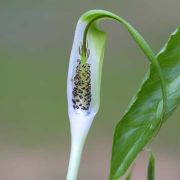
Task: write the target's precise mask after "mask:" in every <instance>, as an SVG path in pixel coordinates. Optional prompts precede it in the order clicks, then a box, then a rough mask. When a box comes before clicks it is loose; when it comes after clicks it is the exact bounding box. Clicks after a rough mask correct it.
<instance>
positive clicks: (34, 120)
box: [0, 0, 180, 180]
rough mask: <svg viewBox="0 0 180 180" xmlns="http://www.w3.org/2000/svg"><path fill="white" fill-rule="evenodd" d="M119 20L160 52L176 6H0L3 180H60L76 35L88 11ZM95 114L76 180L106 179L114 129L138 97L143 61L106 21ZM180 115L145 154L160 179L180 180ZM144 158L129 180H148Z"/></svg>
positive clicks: (14, 0)
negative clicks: (113, 15)
mask: <svg viewBox="0 0 180 180" xmlns="http://www.w3.org/2000/svg"><path fill="white" fill-rule="evenodd" d="M95 8H96V9H97V8H99V9H106V10H109V11H112V12H115V13H117V14H118V15H120V16H122V17H124V18H125V19H127V20H128V21H129V22H130V23H131V24H132V25H134V26H135V27H136V28H137V29H138V30H139V31H140V33H141V34H142V35H143V36H144V38H145V39H146V40H147V41H148V42H149V43H150V45H151V46H152V47H153V49H154V50H155V52H158V51H159V50H160V49H161V47H162V46H163V45H164V43H165V42H166V41H167V38H168V36H169V35H170V33H171V32H173V31H174V30H175V28H176V27H177V25H179V24H180V18H179V17H180V13H179V9H180V1H179V0H172V1H169V0H151V1H148V0H136V1H129V0H121V1H115V0H111V1H107V0H96V1H95V0H86V1H83V0H76V1H68V0H66V1H62V0H44V1H40V0H29V1H28V0H1V1H0V180H12V179H13V180H61V179H62V180H63V179H65V176H66V169H67V165H68V158H69V150H70V131H69V122H68V116H67V102H66V79H67V70H68V63H69V55H70V51H71V46H72V42H73V36H74V30H75V26H76V23H77V20H78V18H79V16H80V15H81V14H82V13H84V12H85V11H87V10H90V9H95ZM101 27H102V28H103V30H105V31H106V32H107V46H106V52H105V60H104V68H103V79H102V89H101V107H100V112H99V113H98V115H97V116H96V118H95V121H94V123H93V126H92V128H91V131H90V134H89V136H88V140H87V143H86V147H85V150H84V154H83V159H82V164H81V168H80V174H79V180H85V179H86V180H97V179H98V180H104V179H107V176H108V168H109V161H110V156H111V143H112V136H113V130H114V127H115V124H116V123H117V122H118V120H119V119H120V117H121V116H122V114H123V112H124V110H125V109H126V107H127V105H128V102H129V101H130V99H131V97H132V96H133V94H134V93H135V92H136V91H137V88H138V87H139V84H140V82H141V81H142V79H143V77H144V74H145V72H146V71H147V69H148V65H149V64H148V61H147V59H146V58H145V56H144V55H143V53H142V52H141V50H140V49H139V48H138V47H137V45H136V44H135V43H134V42H133V40H132V39H131V37H130V36H129V34H128V33H127V32H126V30H125V29H124V28H122V27H120V26H119V25H118V24H116V23H114V22H110V21H105V22H102V23H101ZM179 116H180V109H177V110H176V112H175V113H174V114H173V116H172V117H171V118H170V119H169V121H168V122H167V123H166V124H165V125H164V126H163V127H162V130H161V132H160V133H159V135H158V137H157V138H156V139H155V140H154V141H153V143H152V144H151V145H150V147H151V148H152V149H153V150H154V151H155V152H156V155H157V157H158V158H157V161H158V162H157V177H158V178H157V179H163V180H169V179H171V180H177V177H179V176H180V172H179V169H180V140H179V136H180V121H179ZM146 156H147V155H146V153H143V155H141V157H140V159H139V160H138V163H137V165H136V167H135V174H134V180H135V179H136V180H141V179H142V180H143V179H145V174H146V172H145V165H146V162H145V160H146V158H147V157H146Z"/></svg>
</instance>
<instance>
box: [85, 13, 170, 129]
mask: <svg viewBox="0 0 180 180" xmlns="http://www.w3.org/2000/svg"><path fill="white" fill-rule="evenodd" d="M95 12H97V13H99V14H98V16H96V17H94V18H92V19H91V20H90V21H89V23H88V24H87V26H86V28H85V31H84V36H83V46H82V47H83V50H84V52H85V53H86V42H87V34H88V29H89V27H90V26H91V25H92V24H93V23H94V22H95V21H96V20H98V19H102V18H110V19H113V20H116V21H118V22H120V23H121V24H123V25H124V26H125V28H126V29H127V30H128V31H129V33H130V34H131V36H132V37H133V39H134V40H135V42H136V43H137V44H138V46H139V47H140V48H141V50H142V51H143V52H144V54H145V55H146V56H147V58H148V59H149V61H150V62H151V63H152V64H153V65H154V66H155V68H156V70H157V72H158V75H159V78H160V82H161V89H162V99H163V110H162V114H161V119H163V116H164V114H165V112H166V100H167V94H166V83H165V80H164V77H163V73H162V70H161V67H160V65H159V62H158V61H157V58H156V56H155V54H154V53H153V51H152V49H151V47H150V46H149V44H148V43H147V42H146V41H145V40H144V38H143V37H142V36H141V35H140V34H139V32H138V31H137V30H136V29H135V28H134V27H133V26H131V25H130V24H129V23H128V22H127V21H125V20H124V19H123V18H121V17H119V16H117V15H116V14H113V13H110V12H108V11H95ZM161 124H162V120H161V122H160V124H159V127H161ZM158 130H159V128H158Z"/></svg>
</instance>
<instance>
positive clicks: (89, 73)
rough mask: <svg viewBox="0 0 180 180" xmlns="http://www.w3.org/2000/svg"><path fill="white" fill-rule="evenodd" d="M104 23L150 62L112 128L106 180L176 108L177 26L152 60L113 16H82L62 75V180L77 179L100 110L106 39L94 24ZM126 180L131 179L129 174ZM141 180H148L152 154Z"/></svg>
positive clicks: (179, 74) (122, 169)
mask: <svg viewBox="0 0 180 180" xmlns="http://www.w3.org/2000/svg"><path fill="white" fill-rule="evenodd" d="M106 19H108V20H113V21H116V22H117V23H119V24H120V25H122V26H123V27H124V28H125V29H126V30H127V31H128V32H129V34H130V35H131V36H132V38H133V40H134V41H135V42H136V43H137V45H138V46H139V47H140V49H141V50H142V51H143V53H144V54H145V55H146V57H147V59H148V60H149V62H150V65H149V70H148V72H147V73H146V75H145V77H144V80H143V82H142V84H141V86H140V88H139V89H138V91H137V93H136V95H134V97H133V98H132V100H131V102H130V105H129V107H128V108H127V110H126V112H125V113H124V115H123V117H122V118H121V119H119V121H118V124H117V125H116V128H115V131H114V139H113V147H112V158H111V168H110V173H109V180H118V179H120V178H121V177H122V176H123V175H124V174H125V173H126V172H127V170H128V169H129V168H130V166H131V165H132V163H133V162H134V160H135V159H136V157H137V155H138V154H139V153H140V152H141V151H142V149H143V148H144V147H145V146H146V145H147V144H148V142H149V141H150V140H152V138H153V137H155V136H156V135H157V133H158V132H159V130H160V128H161V126H162V124H163V123H164V122H165V121H166V119H167V118H168V117H169V116H170V115H171V114H172V113H173V111H174V110H175V109H176V107H177V106H178V104H179V103H180V27H178V28H177V29H176V30H175V31H174V32H173V33H172V34H171V36H170V38H169V39H168V41H167V43H166V44H165V46H164V47H163V48H162V50H161V51H160V52H159V53H158V54H157V55H155V54H154V52H153V51H152V49H151V47H150V46H149V45H148V43H147V42H146V41H145V40H144V38H143V37H142V36H141V35H140V33H139V32H138V31H137V30H136V29H135V28H134V27H133V26H132V25H130V24H129V23H128V22H127V21H125V20H124V19H123V18H121V17H119V16H118V15H116V14H113V13H111V12H108V11H104V10H91V11H88V12H86V13H85V14H83V15H82V16H81V17H80V19H79V21H78V23H77V27H76V31H75V37H74V42H73V47H72V51H71V56H70V63H69V72H68V85H67V95H68V113H69V119H70V127H71V154H70V162H69V168H68V173H67V180H76V179H77V174H78V169H79V164H80V159H81V154H82V150H83V146H84V143H85V140H86V137H87V134H88V132H89V129H90V126H91V124H92V121H93V119H94V117H95V115H96V113H97V112H98V109H99V105H100V85H101V72H102V65H103V57H104V49H105V43H106V34H105V32H103V31H102V30H100V29H99V28H98V22H99V21H100V20H106ZM119 91H120V90H119ZM107 179H108V177H107ZM126 179H129V180H130V179H131V172H130V173H129V174H128V176H127V177H126ZM147 179H148V180H154V156H153V155H151V156H150V160H149V165H148V175H147Z"/></svg>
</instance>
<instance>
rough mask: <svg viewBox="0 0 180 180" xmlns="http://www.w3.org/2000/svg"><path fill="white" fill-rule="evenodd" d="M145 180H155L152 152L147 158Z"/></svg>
mask: <svg viewBox="0 0 180 180" xmlns="http://www.w3.org/2000/svg"><path fill="white" fill-rule="evenodd" d="M147 180H155V157H154V155H153V153H152V152H151V154H150V157H149V164H148V174H147Z"/></svg>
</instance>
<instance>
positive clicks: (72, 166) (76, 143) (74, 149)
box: [66, 137, 85, 180]
mask: <svg viewBox="0 0 180 180" xmlns="http://www.w3.org/2000/svg"><path fill="white" fill-rule="evenodd" d="M84 142H85V137H82V138H81V140H80V139H79V140H73V139H72V141H71V153H70V160H69V167H68V172H67V177H66V180H76V179H77V175H78V170H79V165H80V161H81V154H82V151H83V147H84Z"/></svg>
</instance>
